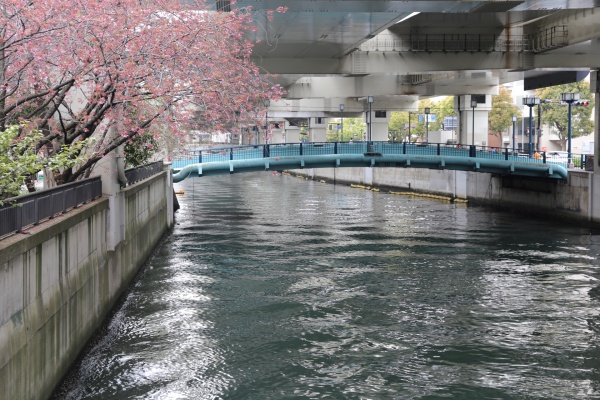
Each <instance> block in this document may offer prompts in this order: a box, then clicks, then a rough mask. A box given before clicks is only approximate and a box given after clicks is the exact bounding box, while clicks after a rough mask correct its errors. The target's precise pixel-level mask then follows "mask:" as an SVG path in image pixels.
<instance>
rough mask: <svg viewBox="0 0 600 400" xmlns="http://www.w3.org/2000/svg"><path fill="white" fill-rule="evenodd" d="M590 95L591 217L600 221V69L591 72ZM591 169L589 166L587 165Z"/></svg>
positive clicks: (595, 220)
mask: <svg viewBox="0 0 600 400" xmlns="http://www.w3.org/2000/svg"><path fill="white" fill-rule="evenodd" d="M590 77H591V79H590V95H591V96H594V121H595V122H594V160H593V163H594V166H593V171H594V173H593V174H592V176H591V180H592V182H591V185H590V186H591V193H590V214H591V215H590V218H591V220H592V221H594V222H597V223H600V71H598V70H596V71H591V73H590ZM586 169H587V170H589V166H588V165H586Z"/></svg>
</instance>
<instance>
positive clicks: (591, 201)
mask: <svg viewBox="0 0 600 400" xmlns="http://www.w3.org/2000/svg"><path fill="white" fill-rule="evenodd" d="M290 172H291V173H292V174H295V175H300V176H303V177H308V178H310V179H316V180H324V181H327V182H333V183H342V184H357V185H362V186H365V187H374V188H383V189H388V190H392V191H394V190H396V191H403V190H411V191H414V192H416V193H431V194H435V195H442V196H449V197H451V198H452V199H458V200H459V201H461V200H463V201H464V200H466V201H468V202H469V203H471V204H481V205H486V206H492V207H497V208H501V209H504V210H508V211H514V212H518V213H526V214H527V215H538V216H540V217H545V218H552V219H557V220H562V221H567V222H569V223H577V224H593V225H598V224H600V199H599V198H598V197H599V196H594V191H595V190H596V191H598V190H600V181H599V182H596V181H597V180H598V179H595V178H594V173H593V172H587V171H579V170H570V171H569V179H568V180H567V181H561V180H556V179H553V180H539V179H525V178H517V177H510V176H508V177H501V176H494V175H491V174H487V173H480V172H464V171H450V170H432V169H410V168H406V169H405V168H320V169H303V170H294V171H290Z"/></svg>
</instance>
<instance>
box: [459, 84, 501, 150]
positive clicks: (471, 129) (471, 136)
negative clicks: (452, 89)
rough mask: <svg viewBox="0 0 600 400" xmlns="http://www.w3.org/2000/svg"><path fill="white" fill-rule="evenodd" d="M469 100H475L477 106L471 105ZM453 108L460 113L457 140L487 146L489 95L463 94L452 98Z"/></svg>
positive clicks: (490, 101) (490, 97) (490, 99)
mask: <svg viewBox="0 0 600 400" xmlns="http://www.w3.org/2000/svg"><path fill="white" fill-rule="evenodd" d="M471 100H476V101H477V107H475V108H473V107H471ZM454 108H455V109H456V110H457V111H459V115H460V121H459V124H460V135H459V142H460V143H462V144H475V145H476V146H488V145H489V143H488V113H489V111H490V110H491V109H492V96H491V95H474V94H473V95H463V96H457V97H456V98H455V100H454Z"/></svg>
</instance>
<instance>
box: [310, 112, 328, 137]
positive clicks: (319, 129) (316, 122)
mask: <svg viewBox="0 0 600 400" xmlns="http://www.w3.org/2000/svg"><path fill="white" fill-rule="evenodd" d="M308 131H309V133H310V136H309V137H310V141H311V142H313V143H321V142H326V141H327V118H323V117H316V118H311V119H310V121H309V124H308Z"/></svg>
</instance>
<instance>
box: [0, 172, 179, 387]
mask: <svg viewBox="0 0 600 400" xmlns="http://www.w3.org/2000/svg"><path fill="white" fill-rule="evenodd" d="M167 174H168V172H163V173H161V174H159V175H156V176H155V177H153V178H150V179H147V180H146V181H143V182H140V183H138V184H136V185H134V186H131V187H129V188H127V189H125V190H123V192H122V193H121V195H122V197H123V199H124V201H123V202H121V203H119V202H116V203H115V202H109V200H108V199H107V198H101V199H99V200H96V201H94V202H91V203H88V204H86V205H84V206H81V207H80V208H78V209H77V210H73V211H70V212H69V213H67V214H65V215H62V216H59V217H56V218H55V219H53V220H50V221H46V222H44V223H42V224H40V225H38V226H35V227H32V228H31V229H28V230H27V232H26V233H25V234H17V235H13V236H11V237H9V238H7V239H4V240H1V241H0V399H45V398H47V397H49V396H50V394H51V393H52V390H53V389H54V387H55V386H56V385H57V384H58V383H59V382H60V380H61V378H62V377H63V376H64V374H65V373H66V372H67V371H68V369H69V367H70V366H71V364H72V363H73V361H75V359H76V358H77V355H78V354H79V352H80V351H81V350H82V349H83V347H84V345H85V344H86V342H87V341H88V339H89V338H90V337H91V335H92V334H93V333H94V331H95V330H96V328H97V327H98V326H99V325H100V323H101V322H102V320H103V319H104V317H105V316H106V315H107V313H108V311H109V310H110V309H111V307H112V306H113V305H114V303H115V301H116V300H117V299H118V297H119V295H120V294H121V293H122V291H123V290H124V289H125V288H126V287H127V284H128V283H129V282H130V280H131V279H132V278H133V277H134V276H135V274H136V272H137V271H138V269H139V267H140V266H141V265H142V264H143V263H144V261H145V260H146V259H147V258H148V256H149V255H150V253H151V252H152V250H153V248H154V246H155V245H156V243H157V242H158V241H159V240H160V238H161V236H162V235H163V234H164V233H165V232H166V231H167V229H169V225H170V224H171V223H172V216H169V215H168V213H169V207H168V201H167V198H166V197H167V194H169V195H171V194H172V189H171V188H170V183H169V182H170V179H169V175H167ZM167 186H168V187H167ZM109 204H111V205H112V204H116V205H117V206H119V204H121V205H120V207H123V208H124V210H121V211H122V212H121V213H118V214H119V215H123V216H124V222H125V223H124V224H123V228H124V232H123V233H124V236H125V239H124V240H121V241H119V242H118V243H117V244H116V246H115V247H114V250H111V249H110V248H109V246H108V245H107V232H108V229H109V224H110V217H109V215H110V211H111V210H109ZM171 213H172V210H171Z"/></svg>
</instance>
